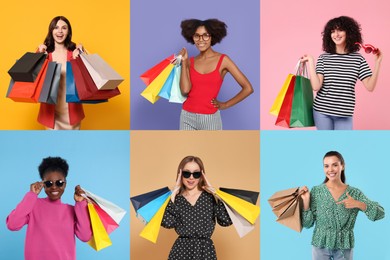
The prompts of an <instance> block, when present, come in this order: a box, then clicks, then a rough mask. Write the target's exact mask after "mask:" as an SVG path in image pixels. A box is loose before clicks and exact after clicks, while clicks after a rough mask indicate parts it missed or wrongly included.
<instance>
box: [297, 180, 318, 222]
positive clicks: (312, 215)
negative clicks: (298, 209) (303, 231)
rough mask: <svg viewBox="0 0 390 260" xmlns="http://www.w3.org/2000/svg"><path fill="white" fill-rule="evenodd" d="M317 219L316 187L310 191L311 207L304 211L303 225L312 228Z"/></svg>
mask: <svg viewBox="0 0 390 260" xmlns="http://www.w3.org/2000/svg"><path fill="white" fill-rule="evenodd" d="M316 219H317V199H316V188H315V187H313V189H312V190H311V192H310V207H309V209H308V210H304V211H302V216H301V221H302V226H303V227H305V228H311V227H312V226H313V225H314V223H315V222H316Z"/></svg>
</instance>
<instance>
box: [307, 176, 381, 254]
mask: <svg viewBox="0 0 390 260" xmlns="http://www.w3.org/2000/svg"><path fill="white" fill-rule="evenodd" d="M347 192H348V193H349V195H350V196H351V197H352V198H354V199H355V200H358V201H361V202H364V203H365V204H366V205H367V209H366V211H364V213H365V214H366V215H367V217H368V218H369V219H370V220H372V221H375V220H379V219H382V218H384V216H385V211H384V209H383V207H382V206H381V205H379V204H378V203H377V202H374V201H371V200H369V199H368V198H367V197H366V196H364V194H363V193H362V192H361V191H360V190H359V189H357V188H354V187H351V186H348V187H347V189H346V190H345V192H344V193H343V195H341V196H340V198H339V199H338V201H342V200H344V199H346V198H347V195H346V193H347ZM359 211H360V209H358V208H354V209H346V208H345V207H344V205H343V204H336V201H335V200H334V198H333V197H332V194H331V193H330V191H329V189H328V187H326V185H325V184H324V183H323V184H321V185H319V186H314V187H313V189H312V190H311V191H310V208H309V209H308V210H306V211H304V210H303V212H302V226H303V227H305V228H310V227H312V226H313V225H314V223H315V224H316V225H315V228H314V233H313V239H312V245H313V246H316V247H319V248H329V249H351V248H353V247H354V244H355V238H354V234H353V228H354V226H355V221H356V217H357V215H358V213H359Z"/></svg>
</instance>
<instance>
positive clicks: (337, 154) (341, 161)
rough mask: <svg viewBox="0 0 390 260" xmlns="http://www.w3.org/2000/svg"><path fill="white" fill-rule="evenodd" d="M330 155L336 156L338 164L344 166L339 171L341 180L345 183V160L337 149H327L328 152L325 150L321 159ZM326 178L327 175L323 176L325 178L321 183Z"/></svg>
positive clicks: (326, 179)
mask: <svg viewBox="0 0 390 260" xmlns="http://www.w3.org/2000/svg"><path fill="white" fill-rule="evenodd" d="M331 156H336V157H337V159H339V161H340V164H341V165H342V166H343V167H344V169H343V170H342V171H341V182H342V183H345V181H346V177H345V161H344V157H343V156H342V155H341V153H339V152H337V151H329V152H327V153H326V154H325V155H324V158H323V159H325V158H326V157H331ZM328 180H329V179H328V177H325V180H324V182H323V183H326V182H327V181H328Z"/></svg>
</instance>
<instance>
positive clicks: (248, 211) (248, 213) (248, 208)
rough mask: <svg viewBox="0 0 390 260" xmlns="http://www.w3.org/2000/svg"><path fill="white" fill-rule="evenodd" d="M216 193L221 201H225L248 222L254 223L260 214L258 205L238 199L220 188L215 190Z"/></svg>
mask: <svg viewBox="0 0 390 260" xmlns="http://www.w3.org/2000/svg"><path fill="white" fill-rule="evenodd" d="M216 194H217V196H218V197H219V198H220V199H221V200H222V201H223V202H225V203H226V204H227V205H229V206H230V207H231V208H232V209H234V210H235V211H236V212H237V213H238V214H240V215H241V216H242V217H244V218H245V219H246V220H248V221H249V223H251V224H254V223H255V221H256V219H257V218H258V216H259V214H260V207H259V206H256V205H253V204H252V203H250V202H248V201H246V200H243V199H240V198H238V197H236V196H233V195H230V194H229V193H226V192H224V191H221V190H217V192H216Z"/></svg>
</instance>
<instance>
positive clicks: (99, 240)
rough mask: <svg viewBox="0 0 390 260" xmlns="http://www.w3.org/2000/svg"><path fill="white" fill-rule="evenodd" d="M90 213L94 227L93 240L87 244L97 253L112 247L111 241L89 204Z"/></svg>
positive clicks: (91, 205)
mask: <svg viewBox="0 0 390 260" xmlns="http://www.w3.org/2000/svg"><path fill="white" fill-rule="evenodd" d="M88 212H89V218H90V220H91V227H92V238H91V240H89V241H88V242H87V243H88V245H90V246H91V247H92V248H93V249H95V250H96V251H99V250H101V249H103V248H106V247H108V246H111V245H112V242H111V239H110V237H109V236H108V233H107V231H106V229H105V228H104V226H103V223H102V221H101V220H100V218H99V215H98V214H97V212H96V209H95V208H94V206H93V204H92V203H88Z"/></svg>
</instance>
